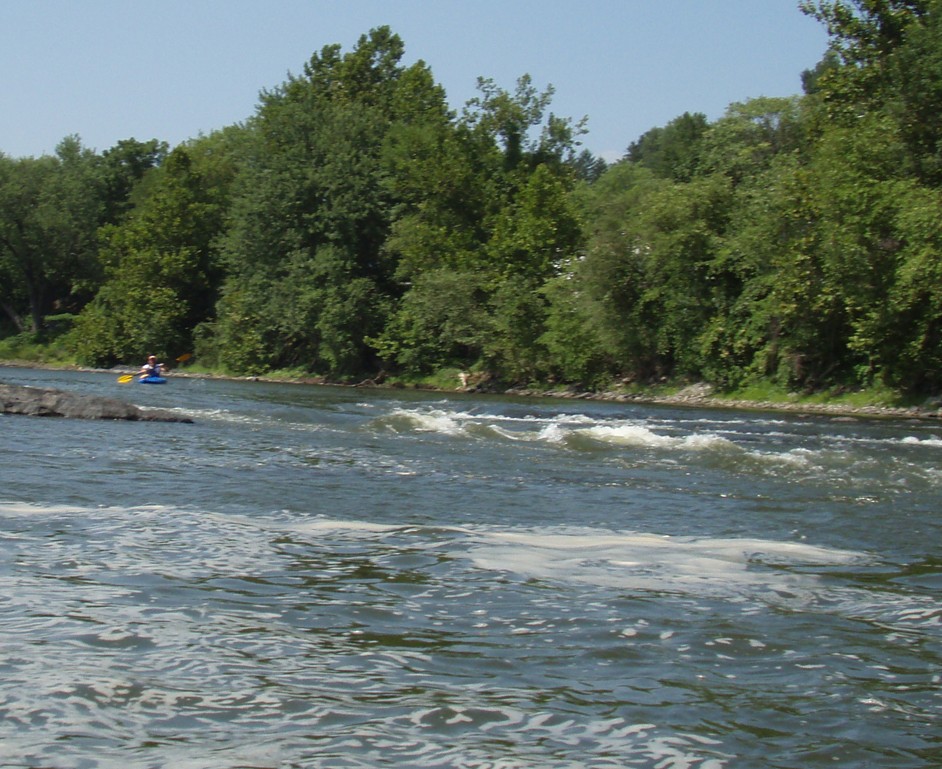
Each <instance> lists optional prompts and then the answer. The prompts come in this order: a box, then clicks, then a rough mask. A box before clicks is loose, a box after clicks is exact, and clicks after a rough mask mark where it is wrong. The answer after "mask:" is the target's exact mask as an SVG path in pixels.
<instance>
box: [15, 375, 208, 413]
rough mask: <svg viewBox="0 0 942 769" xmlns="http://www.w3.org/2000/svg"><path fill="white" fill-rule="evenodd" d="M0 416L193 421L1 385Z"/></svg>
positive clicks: (108, 401)
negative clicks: (20, 415) (0, 414)
mask: <svg viewBox="0 0 942 769" xmlns="http://www.w3.org/2000/svg"><path fill="white" fill-rule="evenodd" d="M0 413H2V414H26V415H28V416H34V417H68V418H72V419H125V420H130V421H137V422H187V423H192V422H193V420H192V419H190V418H189V417H183V416H179V415H177V414H174V413H172V412H170V411H162V410H158V409H142V408H139V407H138V406H135V405H133V404H131V403H126V402H125V401H122V400H119V399H118V398H106V397H104V396H99V395H83V394H80V393H73V392H66V391H64V390H54V389H52V388H46V387H26V386H23V385H11V384H0Z"/></svg>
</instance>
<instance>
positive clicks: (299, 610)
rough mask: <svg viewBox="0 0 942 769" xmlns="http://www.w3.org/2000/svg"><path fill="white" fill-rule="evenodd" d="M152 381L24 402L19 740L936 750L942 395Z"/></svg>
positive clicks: (10, 645)
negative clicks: (941, 403) (391, 388)
mask: <svg viewBox="0 0 942 769" xmlns="http://www.w3.org/2000/svg"><path fill="white" fill-rule="evenodd" d="M8 374H9V375H8ZM17 375H18V376H20V377H21V378H23V379H27V378H30V377H38V376H39V374H37V373H36V372H29V371H28V370H22V371H15V372H13V374H10V371H9V370H2V371H0V378H3V379H6V380H7V381H12V380H11V376H14V377H15V376H17ZM53 378H58V380H59V382H60V385H59V386H66V387H76V388H82V389H86V390H88V391H100V392H109V393H110V394H114V393H113V392H111V391H112V390H113V389H114V388H115V385H114V383H113V378H112V377H107V378H106V377H104V376H102V375H96V374H76V373H57V374H55V375H53ZM140 389H144V388H140ZM153 389H158V388H153ZM132 392H133V393H134V396H135V397H136V398H145V397H146V398H151V399H154V400H155V402H154V404H153V405H156V406H159V407H161V408H167V407H171V408H178V409H180V410H181V411H184V412H186V413H188V414H191V415H193V416H194V417H195V418H196V423H195V424H194V425H145V424H135V423H94V422H71V421H57V422H52V421H45V420H31V419H28V418H0V449H2V451H3V457H4V462H3V464H2V465H0V577H2V579H3V584H4V586H5V590H4V591H3V593H2V594H0V612H2V614H0V616H2V620H3V624H2V627H0V643H2V648H3V655H2V656H0V673H2V678H0V759H2V761H0V766H7V765H9V766H35V767H39V766H50V767H56V768H57V769H67V768H72V767H75V768H78V767H112V766H113V767H118V766H121V767H135V768H136V767H142V768H144V767H148V768H149V767H156V766H161V767H162V766H167V767H170V766H173V767H199V768H200V769H215V767H219V769H223V768H224V767H225V768H226V769H231V768H232V767H302V766H303V767H308V766H331V767H333V766H337V767H341V766H343V767H377V766H402V767H415V766H430V767H435V766H440V767H534V766H539V767H586V766H591V767H619V768H621V767H625V766H639V767H651V768H652V769H653V768H655V767H657V768H658V769H660V768H661V767H671V768H673V767H693V768H694V769H718V768H719V767H730V768H731V769H732V767H736V768H737V769H738V767H756V769H758V768H759V767H770V766H777V767H822V766H829V767H833V766H839V767H860V766H880V767H925V768H928V767H933V766H935V765H936V759H937V756H938V754H939V750H940V748H942V745H940V742H942V740H940V734H942V732H940V728H939V727H940V723H939V714H940V708H939V706H940V695H939V692H940V684H942V681H940V677H942V673H940V670H942V666H940V664H939V663H940V656H942V655H940V640H942V627H940V626H942V606H940V603H939V595H940V586H942V569H940V563H942V553H940V552H939V543H940V542H942V538H940V537H939V522H938V516H937V511H938V509H939V503H940V501H942V494H940V490H942V483H940V476H939V469H938V468H939V464H940V463H939V458H940V456H942V455H940V454H939V451H940V449H942V431H940V430H939V429H937V427H936V426H935V425H934V424H932V423H928V424H927V423H888V422H882V423H878V422H853V423H844V422H831V421H827V420H801V419H793V420H788V419H782V418H779V417H764V416H761V415H747V416H744V415H742V414H738V413H735V412H730V413H713V412H702V411H687V412H684V411H677V410H657V409H651V410H644V409H639V408H637V407H631V408H626V407H625V406H622V405H616V404H596V403H593V404H586V403H560V404H552V403H547V402H529V401H522V400H513V399H496V398H495V399H486V398H470V397H462V398H454V399H450V398H442V397H441V396H430V395H423V394H418V393H389V392H374V393H370V392H364V391H358V390H343V389H332V388H304V387H292V386H273V385H262V384H260V383H221V382H207V381H182V380H178V381H174V382H171V383H170V384H169V385H168V386H167V387H166V388H164V389H163V390H161V391H160V392H159V393H154V394H151V393H147V394H143V393H138V392H136V391H132ZM158 401H159V402H158ZM144 405H146V404H144Z"/></svg>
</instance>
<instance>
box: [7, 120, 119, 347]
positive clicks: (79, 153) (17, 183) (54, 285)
mask: <svg viewBox="0 0 942 769" xmlns="http://www.w3.org/2000/svg"><path fill="white" fill-rule="evenodd" d="M102 211H103V206H102V196H101V187H100V176H99V175H98V157H97V156H96V155H95V154H94V153H93V152H91V151H90V150H87V149H85V148H83V147H82V145H81V142H80V141H79V139H78V138H77V137H68V138H66V139H63V141H62V142H60V144H59V146H58V147H57V148H56V154H55V156H43V157H40V158H22V159H19V160H12V159H9V158H6V157H4V156H0V277H2V278H3V279H2V281H0V302H2V307H3V310H4V312H5V313H6V315H7V317H8V319H9V320H10V322H11V324H12V325H13V327H14V328H16V329H17V330H20V331H24V330H25V331H31V332H33V333H39V332H41V331H42V330H43V327H44V318H45V316H46V315H47V314H49V313H50V312H51V311H53V310H54V309H58V310H60V311H66V310H72V309H76V308H77V307H78V306H80V305H81V304H82V303H83V302H84V301H85V300H86V298H85V297H86V295H87V294H88V292H89V290H90V289H91V287H92V286H94V285H96V281H97V280H98V269H97V260H96V259H95V246H96V234H95V233H96V230H97V228H98V225H99V223H100V221H101V217H102Z"/></svg>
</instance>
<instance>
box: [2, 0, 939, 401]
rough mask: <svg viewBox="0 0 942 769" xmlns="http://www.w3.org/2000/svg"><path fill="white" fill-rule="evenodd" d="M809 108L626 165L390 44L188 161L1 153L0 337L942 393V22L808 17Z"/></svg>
mask: <svg viewBox="0 0 942 769" xmlns="http://www.w3.org/2000/svg"><path fill="white" fill-rule="evenodd" d="M801 7H802V9H803V10H804V11H805V12H806V13H808V14H809V15H811V16H813V17H815V18H817V19H818V20H819V21H821V23H823V24H825V25H826V27H827V29H828V31H829V33H830V35H831V45H830V48H829V50H828V51H827V52H826V54H825V56H824V57H823V59H822V60H821V62H820V63H819V64H818V65H817V66H816V67H814V68H813V69H811V70H809V71H807V72H805V73H804V75H803V83H804V91H805V92H804V94H803V95H801V96H791V97H761V98H755V99H749V100H746V101H743V102H739V103H735V104H732V105H730V106H729V108H728V109H727V110H726V112H725V114H724V115H722V116H721V117H720V118H719V119H717V120H714V121H712V122H710V121H708V120H707V119H706V117H705V116H704V115H702V114H699V113H684V114H683V115H680V116H679V117H677V118H676V119H675V120H673V121H671V122H669V123H668V124H667V125H666V126H663V127H655V128H652V129H651V130H649V131H647V132H646V133H645V134H644V135H642V136H641V137H639V138H638V139H637V140H636V141H635V142H633V143H631V144H630V145H629V147H628V150H627V153H626V155H625V157H624V158H622V159H621V160H620V161H618V162H617V163H614V164H611V165H608V164H606V163H605V162H603V161H601V160H600V159H598V158H593V157H592V156H591V154H589V153H587V152H585V151H580V143H579V139H580V136H581V135H582V133H583V132H584V131H585V120H584V119H583V120H579V121H572V120H570V119H566V118H560V117H559V116H557V115H554V114H553V113H552V112H551V111H550V106H551V102H552V95H553V89H552V87H551V86H550V87H547V88H545V89H543V90H540V89H538V88H537V87H536V86H535V85H534V82H533V79H532V78H531V77H530V76H529V75H523V76H522V77H520V78H519V79H518V81H517V82H516V84H515V86H514V87H513V88H512V89H510V90H505V89H504V88H502V87H501V86H499V85H498V84H497V83H495V82H493V81H492V80H487V79H483V78H482V79H481V80H480V81H479V84H478V85H479V95H478V96H477V98H475V99H472V100H471V101H470V102H469V103H468V104H467V105H465V108H464V109H463V110H462V111H461V113H460V114H456V113H455V112H453V111H452V110H451V109H450V108H449V107H448V104H447V101H446V97H445V93H444V91H443V89H442V88H441V87H440V86H439V85H438V84H436V83H435V80H434V78H433V76H432V71H431V70H430V68H429V67H428V66H427V65H426V64H425V63H424V62H421V61H418V62H416V63H414V64H412V65H409V66H406V65H405V64H404V63H403V60H404V55H405V46H404V44H403V42H402V40H401V39H400V38H399V37H398V36H397V35H395V34H394V33H393V32H392V31H391V30H390V29H389V28H387V27H380V28H377V29H374V30H372V31H371V32H370V33H369V34H367V35H363V36H362V37H361V38H360V39H359V41H358V42H357V44H356V46H355V47H354V48H353V49H352V50H351V51H349V52H344V51H343V50H341V48H340V46H337V45H332V46H327V47H325V48H323V49H322V50H321V51H320V52H318V53H316V54H315V55H313V56H312V57H311V59H310V60H309V61H308V62H307V63H306V64H305V65H304V67H303V69H302V71H301V73H300V74H299V75H296V76H291V77H289V78H288V79H287V80H286V82H284V83H282V84H281V85H280V86H277V87H275V88H274V89H272V90H271V91H268V92H265V93H263V94H262V96H261V98H260V101H259V105H258V109H257V111H256V113H255V114H254V115H253V116H251V117H250V118H249V119H248V120H247V121H246V122H245V123H244V124H242V125H238V126H232V127H230V128H228V129H225V130H224V131H220V132H217V133H215V134H212V135H210V136H208V137H202V138H200V139H198V140H195V141H192V142H189V143H187V144H185V145H181V146H180V147H177V148H175V149H173V150H172V151H170V150H168V148H167V146H166V145H165V144H163V143H161V142H159V141H157V140H151V141H148V142H138V141H136V140H133V139H129V140H126V141H122V142H119V144H118V145H116V146H115V147H114V148H112V149H110V150H107V151H106V152H104V153H103V154H102V155H100V156H99V155H96V154H95V153H92V152H90V151H88V150H86V149H84V148H82V146H81V143H80V142H79V140H78V138H77V137H69V138H67V139H66V140H64V141H63V143H62V144H61V145H60V147H59V148H58V150H57V153H56V155H55V156H54V157H42V158H24V159H16V160H15V159H11V158H7V157H5V156H3V155H0V309H2V310H3V314H2V318H3V320H2V321H0V333H2V334H3V335H6V336H8V337H10V338H14V339H16V340H17V348H18V349H20V348H21V347H22V346H23V345H27V346H28V345H29V344H31V342H30V341H29V339H32V338H34V337H36V335H37V334H40V335H41V334H42V333H44V331H45V332H49V331H51V330H52V328H53V325H54V324H52V323H51V322H50V317H52V316H51V314H52V313H59V314H62V313H66V314H68V315H69V316H70V317H71V315H72V314H77V318H76V320H75V326H74V330H73V331H72V332H71V333H70V334H69V335H68V337H67V338H68V339H69V340H70V343H71V345H72V348H73V350H74V352H75V354H76V355H77V356H78V358H79V359H80V360H82V361H84V362H88V363H97V364H110V363H114V362H116V361H126V360H128V359H139V357H140V356H142V355H143V354H145V353H147V352H154V353H157V354H161V355H163V356H169V357H175V356H177V355H179V354H181V353H182V352H183V351H194V352H195V353H196V355H197V357H198V358H200V359H201V362H202V363H203V364H204V365H205V366H209V367H216V368H218V369H222V370H226V371H229V372H233V373H243V374H263V373H266V372H270V371H272V370H291V371H304V372H310V373H313V374H321V375H326V376H329V377H332V378H335V379H339V380H352V379H360V378H363V377H364V376H367V377H373V376H375V375H376V374H377V373H379V372H388V373H390V374H402V373H405V374H407V375H409V376H412V377H423V378H430V377H434V376H435V374H436V372H440V371H450V372H455V371H466V372H467V371H473V372H476V373H477V374H478V375H480V376H481V377H489V378H491V379H492V380H494V381H497V382H503V383H530V382H536V381H547V382H555V383H557V384H560V385H578V386H581V387H602V386H606V385H607V384H609V383H611V382H612V381H622V382H633V381H634V382H642V383H643V382H650V381H656V380H661V379H665V378H666V379H670V378H673V379H690V380H693V379H705V380H708V381H710V382H713V383H715V384H718V385H720V386H730V387H744V386H754V387H758V388H762V387H773V388H782V389H805V390H816V389H824V388H833V387H858V386H868V387H869V386H875V387H893V388H897V389H900V390H910V391H912V392H936V393H937V392H939V391H940V390H942V298H940V297H942V293H940V289H939V286H940V280H942V225H940V224H939V222H940V221H942V216H940V213H942V198H940V187H939V185H940V183H942V133H940V131H942V127H940V126H942V123H940V122H939V121H938V120H937V117H938V114H939V112H940V110H942V54H940V51H942V45H940V40H942V0H820V1H818V2H813V1H812V0H805V2H803V3H802V4H801Z"/></svg>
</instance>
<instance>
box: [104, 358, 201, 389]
mask: <svg viewBox="0 0 942 769" xmlns="http://www.w3.org/2000/svg"><path fill="white" fill-rule="evenodd" d="M192 357H193V353H191V352H185V353H183V355H181V356H180V357H179V358H176V359H175V360H176V361H177V363H183V362H184V361H188V360H189V359H190V358H192ZM135 376H136V374H122V375H121V376H119V377H118V384H127V383H128V382H131V381H133V379H134V377H135Z"/></svg>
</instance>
